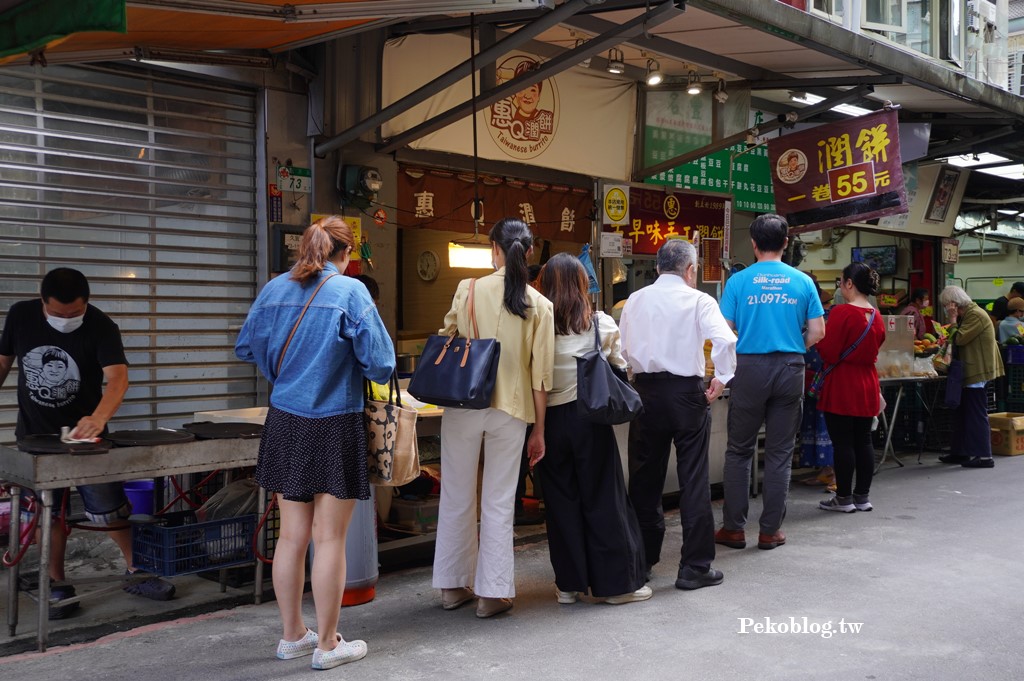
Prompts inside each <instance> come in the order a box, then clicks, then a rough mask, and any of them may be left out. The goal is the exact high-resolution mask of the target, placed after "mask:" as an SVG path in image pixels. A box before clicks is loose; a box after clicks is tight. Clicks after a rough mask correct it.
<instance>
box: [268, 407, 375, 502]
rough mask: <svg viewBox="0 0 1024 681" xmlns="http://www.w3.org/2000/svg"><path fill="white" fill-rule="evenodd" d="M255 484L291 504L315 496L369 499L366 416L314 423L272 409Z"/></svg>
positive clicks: (331, 418) (321, 419)
mask: <svg viewBox="0 0 1024 681" xmlns="http://www.w3.org/2000/svg"><path fill="white" fill-rule="evenodd" d="M256 482H258V483H259V484H260V486H261V487H263V488H264V489H266V490H269V491H271V492H276V493H278V494H280V495H282V496H283V497H284V498H285V499H287V500H289V501H312V500H313V495H314V494H330V495H332V496H335V497H337V498H338V499H369V498H370V479H369V477H368V475H367V471H366V426H365V424H364V422H363V414H362V412H360V413H358V414H339V415H337V416H326V417H324V418H318V419H314V418H306V417H304V416H296V415H295V414H289V413H288V412H286V411H281V410H280V409H276V408H274V407H270V410H269V411H268V412H267V420H266V423H264V425H263V437H262V439H261V440H260V454H259V458H258V459H257V462H256Z"/></svg>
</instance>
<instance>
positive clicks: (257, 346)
mask: <svg viewBox="0 0 1024 681" xmlns="http://www.w3.org/2000/svg"><path fill="white" fill-rule="evenodd" d="M353 247H354V239H353V236H352V230H351V229H350V228H349V226H348V225H347V224H345V221H344V220H343V219H342V218H340V217H338V216H336V215H332V216H329V217H325V218H322V219H320V220H318V221H316V222H314V223H313V224H312V225H310V226H309V227H308V228H307V229H306V231H305V232H304V233H303V235H302V241H301V242H300V243H299V255H298V261H297V262H296V263H295V266H294V267H292V269H291V271H290V272H287V273H285V274H282V275H281V276H279V277H277V278H275V279H273V280H271V281H270V282H269V283H268V284H267V285H266V286H265V287H264V288H263V291H261V292H260V294H259V296H258V297H257V298H256V302H254V303H253V305H252V309H250V310H249V316H248V317H247V318H246V320H245V324H244V326H243V327H242V331H241V333H240V334H239V336H238V342H237V343H236V344H235V354H236V355H237V356H238V358H239V359H241V360H243V361H246V362H253V363H254V364H256V366H257V367H258V368H259V370H260V372H261V373H262V374H263V375H264V376H266V378H267V380H268V381H270V382H271V383H272V384H273V392H272V393H271V396H270V409H269V412H268V413H267V420H266V423H265V425H264V427H263V438H262V439H261V441H260V452H259V459H258V461H257V464H256V480H257V482H259V484H260V485H261V486H262V487H264V488H265V489H268V490H270V491H272V492H274V493H275V494H276V495H277V501H278V505H279V507H280V509H281V534H280V537H279V538H278V540H277V544H276V546H275V548H274V593H275V594H276V596H277V605H278V608H279V609H280V611H281V620H282V624H283V628H284V632H283V633H284V635H283V637H282V639H281V641H280V643H279V644H278V647H277V657H279V658H281V659H291V658H295V657H301V656H304V655H309V654H312V655H313V663H312V666H313V668H314V669H329V668H332V667H336V666H338V665H340V664H344V663H345V662H352V661H354V660H358V659H361V658H362V657H364V656H365V655H366V643H364V642H363V641H344V640H343V639H342V638H341V635H340V634H338V633H336V632H337V626H338V615H339V612H338V604H339V603H341V596H342V592H343V591H344V587H345V535H346V533H347V532H348V527H349V522H350V520H351V518H352V512H353V510H354V509H355V503H356V499H369V498H370V484H369V479H368V477H367V469H366V430H365V426H364V424H363V389H362V386H363V377H364V376H365V377H366V378H368V379H370V380H371V381H375V382H378V383H384V382H387V380H388V379H389V378H390V377H391V373H392V371H394V368H395V349H394V346H393V345H392V343H391V338H390V337H389V336H388V333H387V329H385V328H384V323H383V322H382V321H381V318H380V316H379V315H378V314H377V308H376V306H375V305H374V303H373V300H371V299H370V294H369V292H368V291H367V289H366V287H365V286H364V285H363V284H362V283H361V282H359V281H356V280H355V279H352V278H351V277H344V276H337V275H339V274H340V273H341V272H344V271H345V268H346V267H347V266H348V263H349V258H350V256H351V253H352V249H353ZM321 283H322V284H323V286H322V287H321V288H320V289H319V291H317V293H316V294H315V297H314V298H313V300H312V302H311V303H310V305H309V307H308V309H307V310H306V313H305V316H303V317H302V321H301V323H300V324H298V326H296V320H298V319H299V315H300V314H301V313H302V309H303V307H304V306H305V305H306V302H307V301H309V300H310V297H311V296H313V295H314V291H316V290H317V287H318V286H320V284H321ZM293 329H294V335H293V336H292V338H291V342H290V344H288V346H287V352H285V351H284V348H285V345H286V343H288V338H289V335H291V334H292V330H293ZM282 355H284V357H283V362H282ZM314 520H315V521H316V522H315V523H314ZM310 537H312V539H313V543H314V545H315V546H316V558H315V560H314V561H313V567H312V582H313V602H314V603H315V605H316V617H317V632H313V631H311V630H309V629H307V628H306V626H305V624H304V623H303V620H302V588H303V583H304V577H305V567H306V562H305V561H306V547H307V546H308V545H309V540H310ZM318 634H319V635H318Z"/></svg>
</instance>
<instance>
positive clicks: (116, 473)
mask: <svg viewBox="0 0 1024 681" xmlns="http://www.w3.org/2000/svg"><path fill="white" fill-rule="evenodd" d="M258 450H259V440H257V439H219V440H195V441H192V442H184V443H179V444H169V445H151V446H145V447H117V448H114V449H111V450H110V451H108V452H104V453H98V454H97V453H88V454H37V453H30V452H24V451H21V450H20V449H16V448H13V447H0V479H4V480H6V481H8V482H9V483H10V484H11V485H12V487H13V490H12V494H11V527H10V546H9V551H10V555H11V556H15V555H17V554H18V552H19V550H20V548H21V546H20V543H19V541H20V535H21V527H20V510H21V509H20V505H21V499H20V494H19V491H20V488H22V487H24V488H27V489H33V490H35V491H36V493H37V494H38V498H37V503H38V505H39V508H38V510H37V514H38V517H39V528H40V539H39V575H41V576H42V575H47V574H48V573H49V562H50V528H51V525H52V522H53V518H52V515H51V509H52V508H53V505H54V500H53V490H55V489H61V488H65V487H73V486H76V485H86V484H96V483H103V482H123V481H126V480H138V479H142V478H155V477H162V476H171V475H182V474H187V473H199V472H203V471H210V470H214V469H221V470H224V469H232V468H245V467H249V466H255V465H256V456H257V452H258ZM264 504H265V498H264V496H263V495H260V501H259V509H258V512H259V514H260V515H262V513H263V511H264V508H265V506H264ZM19 571H20V569H19V565H18V564H17V563H15V564H14V565H13V566H11V567H10V568H9V570H8V573H7V579H8V596H7V597H8V604H7V624H8V630H9V635H10V636H14V634H15V632H16V628H17V625H18V593H19V589H18V586H19V582H18V577H19ZM253 589H254V591H253V595H254V597H255V600H256V602H257V603H259V602H260V600H261V598H262V592H263V564H262V563H260V562H257V563H256V578H255V581H254V587H253ZM49 601H50V584H49V580H47V579H40V580H39V591H38V605H39V608H38V634H37V641H38V645H39V650H40V652H41V651H44V650H46V644H47V640H48V633H49V632H48V623H49V618H48V610H49V605H50V603H49Z"/></svg>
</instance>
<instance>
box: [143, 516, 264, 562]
mask: <svg viewBox="0 0 1024 681" xmlns="http://www.w3.org/2000/svg"><path fill="white" fill-rule="evenodd" d="M258 520H259V519H258V518H257V517H256V516H255V515H244V516H239V517H237V518H225V519H223V520H209V521H206V522H202V523H200V522H197V521H196V515H195V513H193V512H192V511H181V512H177V513H167V514H165V515H163V516H160V521H161V522H160V524H157V525H135V526H133V527H132V559H133V561H134V563H135V567H137V568H141V569H142V570H145V571H146V572H152V573H154V574H157V575H161V576H163V577H173V576H174V575H187V574H192V573H195V572H202V571H204V570H218V569H220V568H225V567H231V566H233V565H242V564H244V563H250V562H252V561H253V553H252V535H253V532H255V531H256V523H257V522H258Z"/></svg>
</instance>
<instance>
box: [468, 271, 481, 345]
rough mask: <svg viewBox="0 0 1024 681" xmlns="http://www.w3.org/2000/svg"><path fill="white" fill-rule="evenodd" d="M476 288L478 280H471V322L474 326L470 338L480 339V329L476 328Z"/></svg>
mask: <svg viewBox="0 0 1024 681" xmlns="http://www.w3.org/2000/svg"><path fill="white" fill-rule="evenodd" d="M475 288H476V279H471V280H470V282H469V305H468V306H469V322H470V324H472V325H473V335H471V336H470V338H479V337H480V329H478V328H477V327H476V307H475V306H474V305H473V298H474V296H473V291H474V289H475Z"/></svg>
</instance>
